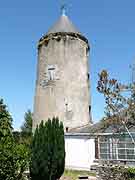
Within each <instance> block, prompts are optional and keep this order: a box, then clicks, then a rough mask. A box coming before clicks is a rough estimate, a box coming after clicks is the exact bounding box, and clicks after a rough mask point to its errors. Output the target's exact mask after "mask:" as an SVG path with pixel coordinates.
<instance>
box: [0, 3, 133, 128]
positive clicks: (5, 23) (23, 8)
mask: <svg viewBox="0 0 135 180" xmlns="http://www.w3.org/2000/svg"><path fill="white" fill-rule="evenodd" d="M61 1H62V0H61ZM61 1H60V0H38V1H33V0H29V1H28V0H23V1H18V0H12V1H9V0H4V1H1V2H0V97H1V98H3V99H4V102H5V103H6V104H7V105H8V110H9V111H10V113H11V115H12V117H13V120H14V121H13V126H14V128H15V129H16V130H18V129H19V128H20V126H21V125H22V123H23V121H24V113H25V112H26V111H27V110H28V109H31V110H32V111H33V103H34V102H33V101H34V93H35V80H36V65H37V42H38V40H39V39H40V37H41V36H42V35H43V34H45V33H46V32H47V31H48V29H49V28H50V27H51V26H52V25H53V24H54V23H55V22H56V21H57V19H58V18H59V16H60V6H61ZM65 1H66V3H67V7H68V8H67V15H68V16H69V18H70V20H71V21H72V22H73V23H74V25H75V26H76V27H77V28H78V29H79V30H80V32H82V34H83V35H84V36H85V37H86V38H87V39H88V40H89V44H90V57H89V64H90V74H91V82H90V83H91V92H90V93H91V102H92V118H93V121H94V122H97V121H99V120H100V119H101V118H102V117H103V116H104V98H103V96H102V95H101V94H99V93H98V92H97V90H96V86H97V80H98V73H99V72H100V71H101V70H103V69H106V70H108V72H109V73H110V76H111V77H113V78H116V79H118V80H119V81H121V82H123V83H129V82H130V80H131V69H130V68H129V66H130V65H131V64H132V63H133V62H135V1H134V0H85V1H84V0H65Z"/></svg>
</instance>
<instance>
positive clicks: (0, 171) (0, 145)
mask: <svg viewBox="0 0 135 180" xmlns="http://www.w3.org/2000/svg"><path fill="white" fill-rule="evenodd" d="M18 136H19V134H18V133H16V139H14V136H13V128H12V117H11V115H10V114H9V112H8V110H7V108H6V105H5V104H4V103H3V100H2V99H1V100H0V179H1V180H22V179H23V172H24V170H25V168H26V166H27V160H28V157H29V154H28V150H27V147H26V146H25V145H24V144H19V143H16V142H17V138H18Z"/></svg>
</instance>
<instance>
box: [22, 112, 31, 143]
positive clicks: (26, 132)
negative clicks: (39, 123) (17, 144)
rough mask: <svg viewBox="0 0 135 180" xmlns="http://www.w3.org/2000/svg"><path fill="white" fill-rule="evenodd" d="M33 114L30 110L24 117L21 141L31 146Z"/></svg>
mask: <svg viewBox="0 0 135 180" xmlns="http://www.w3.org/2000/svg"><path fill="white" fill-rule="evenodd" d="M32 116H33V115H32V112H31V111H30V110H28V111H27V112H26V113H25V115H24V123H23V125H22V126H21V136H20V140H21V141H22V142H23V143H25V144H26V145H27V146H30V144H31V139H32Z"/></svg>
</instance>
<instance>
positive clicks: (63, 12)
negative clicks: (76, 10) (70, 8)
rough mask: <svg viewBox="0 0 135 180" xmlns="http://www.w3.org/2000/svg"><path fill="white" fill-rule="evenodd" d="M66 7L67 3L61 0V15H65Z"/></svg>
mask: <svg viewBox="0 0 135 180" xmlns="http://www.w3.org/2000/svg"><path fill="white" fill-rule="evenodd" d="M66 9H67V4H66V3H65V1H64V0H62V1H61V14H62V15H63V16H65V15H66Z"/></svg>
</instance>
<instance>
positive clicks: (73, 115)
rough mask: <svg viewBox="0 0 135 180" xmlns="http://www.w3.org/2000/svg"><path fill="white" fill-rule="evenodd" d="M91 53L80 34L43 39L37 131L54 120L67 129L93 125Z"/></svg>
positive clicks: (39, 51)
mask: <svg viewBox="0 0 135 180" xmlns="http://www.w3.org/2000/svg"><path fill="white" fill-rule="evenodd" d="M88 52H89V45H88V41H87V39H86V38H85V37H83V36H82V35H79V34H75V33H65V32H63V33H62V32H61V33H54V34H49V35H47V36H44V37H43V38H41V39H40V41H39V45H38V68H37V81H36V95H35V104H34V121H33V128H34V129H35V128H36V126H37V125H38V124H39V123H40V121H41V120H44V121H46V120H48V118H52V117H53V116H58V117H59V119H60V120H61V121H63V123H64V127H65V129H66V128H68V129H71V128H75V127H79V126H84V125H86V124H89V123H90V121H91V112H90V110H91V103H90V92H89V70H88Z"/></svg>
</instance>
